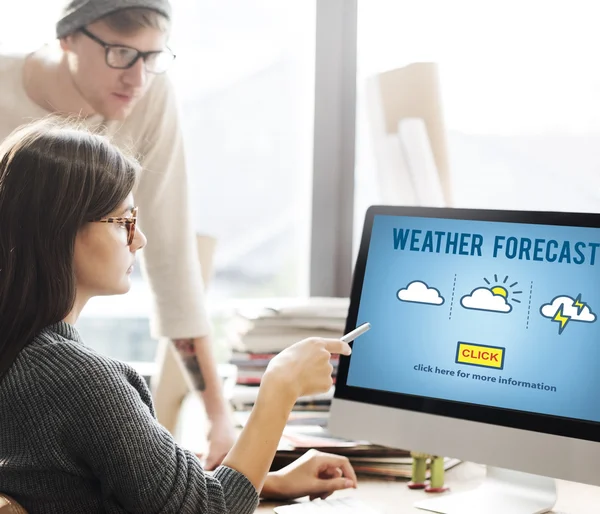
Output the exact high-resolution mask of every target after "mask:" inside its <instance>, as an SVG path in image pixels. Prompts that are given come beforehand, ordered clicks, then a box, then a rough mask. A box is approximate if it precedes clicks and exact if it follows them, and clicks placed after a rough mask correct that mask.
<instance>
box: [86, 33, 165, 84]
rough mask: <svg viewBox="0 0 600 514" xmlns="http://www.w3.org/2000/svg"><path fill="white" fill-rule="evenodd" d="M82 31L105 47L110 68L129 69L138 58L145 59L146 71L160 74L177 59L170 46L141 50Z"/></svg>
mask: <svg viewBox="0 0 600 514" xmlns="http://www.w3.org/2000/svg"><path fill="white" fill-rule="evenodd" d="M80 32H81V33H82V34H85V35H86V36H87V37H89V38H90V39H91V40H92V41H95V42H96V43H98V44H99V45H101V46H102V47H104V50H105V60H106V64H107V66H108V67H109V68H114V69H117V70H127V69H129V68H131V67H132V66H133V65H134V64H135V63H136V62H137V61H138V59H143V60H144V66H145V68H146V71H147V72H148V73H154V74H157V75H158V74H161V73H164V72H165V71H167V70H168V69H169V66H170V65H171V64H172V63H173V61H174V60H175V54H174V53H173V52H172V51H171V49H169V48H167V49H166V50H154V51H151V52H140V51H139V50H137V49H135V48H131V47H129V46H123V45H111V44H109V43H106V42H105V41H102V40H101V39H100V38H99V37H97V36H94V34H92V33H91V32H90V31H89V30H87V29H85V28H83V29H80Z"/></svg>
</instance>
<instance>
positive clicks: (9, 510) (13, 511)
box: [0, 493, 27, 514]
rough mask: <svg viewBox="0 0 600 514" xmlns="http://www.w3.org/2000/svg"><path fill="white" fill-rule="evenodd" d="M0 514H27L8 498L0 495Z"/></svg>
mask: <svg viewBox="0 0 600 514" xmlns="http://www.w3.org/2000/svg"><path fill="white" fill-rule="evenodd" d="M0 514H27V511H26V510H25V509H24V508H23V507H21V505H19V504H18V503H17V502H16V501H15V500H14V499H12V498H11V497H10V496H7V495H5V494H2V493H0Z"/></svg>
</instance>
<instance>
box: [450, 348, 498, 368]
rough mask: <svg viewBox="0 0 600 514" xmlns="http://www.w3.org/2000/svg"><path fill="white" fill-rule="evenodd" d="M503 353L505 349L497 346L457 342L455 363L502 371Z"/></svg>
mask: <svg viewBox="0 0 600 514" xmlns="http://www.w3.org/2000/svg"><path fill="white" fill-rule="evenodd" d="M504 352H505V348H501V347H499V346H486V345H483V344H471V343H462V342H459V343H458V348H457V350H456V363H457V364H469V365H471V366H482V367H484V368H496V369H503V368H504Z"/></svg>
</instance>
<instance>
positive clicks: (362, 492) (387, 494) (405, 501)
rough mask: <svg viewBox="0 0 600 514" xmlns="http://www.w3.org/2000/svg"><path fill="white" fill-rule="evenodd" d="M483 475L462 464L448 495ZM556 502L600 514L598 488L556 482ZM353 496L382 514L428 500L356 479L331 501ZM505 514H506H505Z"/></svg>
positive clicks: (388, 484) (404, 511) (396, 486)
mask: <svg viewBox="0 0 600 514" xmlns="http://www.w3.org/2000/svg"><path fill="white" fill-rule="evenodd" d="M484 475H485V468H484V467H483V466H480V465H477V464H472V463H470V462H468V463H462V464H460V465H458V466H456V467H454V468H452V469H450V470H449V471H447V472H446V479H447V480H446V482H447V485H449V486H450V488H451V492H452V491H453V492H460V491H466V490H469V489H473V488H474V487H476V486H477V485H478V484H479V483H480V482H481V480H482V479H483V477H484ZM557 489H558V502H557V504H556V508H555V510H553V511H552V512H553V513H555V514H559V513H560V514H598V512H600V487H591V486H586V485H581V484H576V483H572V482H564V481H562V480H558V481H557ZM345 495H356V496H357V497H358V498H360V499H361V500H364V501H365V502H367V503H370V504H372V505H373V507H377V508H379V509H380V510H381V511H382V512H384V513H385V514H416V513H420V514H424V513H425V512H427V511H424V510H419V509H416V508H414V507H413V506H412V504H413V503H414V502H416V501H418V500H421V499H424V498H427V497H429V495H427V494H426V493H424V492H423V491H411V490H410V489H408V487H406V481H405V480H402V481H401V480H398V481H387V480H377V479H367V478H363V479H359V483H358V488H357V489H355V490H354V489H353V490H349V491H340V492H337V493H335V494H334V495H333V496H332V497H333V498H335V497H336V496H345ZM278 505H281V503H272V502H261V504H260V506H259V507H258V510H257V511H256V512H257V514H258V513H263V514H267V513H271V514H273V508H274V507H277V506H278ZM507 514H508V513H507Z"/></svg>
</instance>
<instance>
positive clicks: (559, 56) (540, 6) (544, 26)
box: [356, 0, 600, 230]
mask: <svg viewBox="0 0 600 514" xmlns="http://www.w3.org/2000/svg"><path fill="white" fill-rule="evenodd" d="M358 7H359V10H358V68H359V73H358V114H357V117H358V124H357V132H358V136H357V163H358V164H357V170H356V173H357V177H356V180H357V184H358V187H357V192H358V193H359V194H358V195H357V202H358V204H359V209H358V213H357V218H358V219H360V217H362V215H363V213H364V210H365V208H366V207H367V206H368V204H371V203H377V202H378V198H379V196H378V195H379V192H378V184H377V181H376V178H375V177H376V163H375V159H374V158H373V149H372V147H371V146H370V141H369V138H370V133H369V126H368V121H367V115H366V109H367V105H366V102H365V82H366V80H367V78H368V77H370V76H372V75H373V74H376V73H381V72H384V71H388V70H392V69H395V68H398V67H402V66H406V65H408V64H409V63H413V62H436V63H438V65H439V71H440V83H441V93H442V106H443V110H444V117H445V123H446V130H447V138H448V151H449V158H450V172H451V177H452V179H451V180H452V189H453V200H454V206H456V207H482V208H485V207H489V208H496V209H530V210H533V209H537V210H559V211H597V210H598V209H599V207H600V173H599V172H598V171H599V170H600V152H598V148H599V147H600V66H597V65H596V61H597V58H596V53H597V51H598V49H599V48H600V33H599V32H598V31H597V29H596V26H595V25H596V23H595V22H596V16H595V10H594V8H593V5H592V4H590V3H589V2H582V1H575V2H570V3H569V4H568V5H567V4H564V3H552V2H532V1H525V2H523V1H519V2H517V1H508V2H506V1H505V2H475V1H464V0H462V1H460V0H459V1H454V2H445V1H443V0H425V1H407V0H369V1H368V2H367V1H364V0H363V1H359V3H358ZM358 225H360V222H359V223H358ZM357 229H358V230H360V226H358V227H357Z"/></svg>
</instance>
